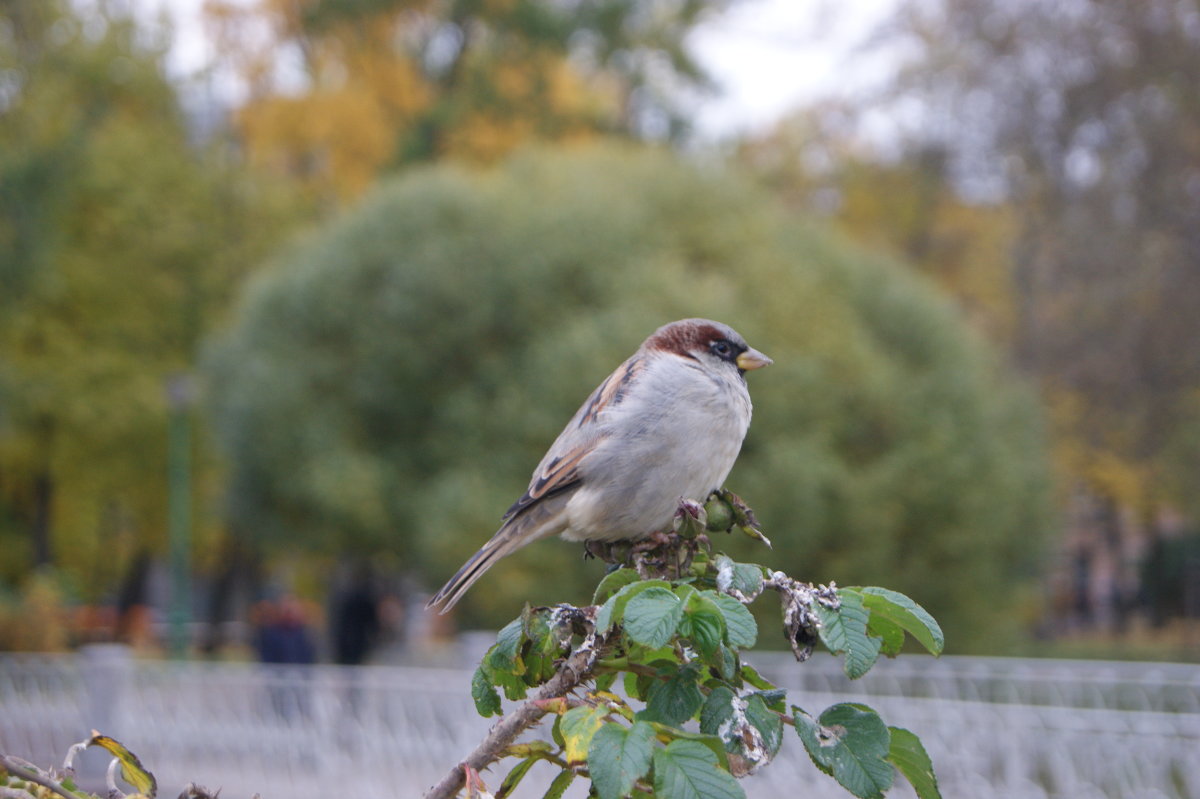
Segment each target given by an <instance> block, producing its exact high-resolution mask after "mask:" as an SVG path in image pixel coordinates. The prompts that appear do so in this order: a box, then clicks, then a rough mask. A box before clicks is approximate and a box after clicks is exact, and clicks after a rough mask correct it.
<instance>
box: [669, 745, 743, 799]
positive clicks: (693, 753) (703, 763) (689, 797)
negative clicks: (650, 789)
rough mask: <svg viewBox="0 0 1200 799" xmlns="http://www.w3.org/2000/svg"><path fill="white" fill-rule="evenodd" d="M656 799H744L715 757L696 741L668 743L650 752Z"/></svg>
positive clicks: (735, 782)
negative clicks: (662, 747) (652, 762)
mask: <svg viewBox="0 0 1200 799" xmlns="http://www.w3.org/2000/svg"><path fill="white" fill-rule="evenodd" d="M654 796H655V797H656V799H745V796H746V794H745V792H744V791H742V787H741V786H740V785H738V783H737V780H735V779H734V778H733V775H732V774H730V773H729V772H728V771H723V770H722V769H721V768H720V767H719V766H718V761H717V756H716V755H714V754H713V753H712V751H711V750H709V749H708V747H706V746H704V745H703V744H701V743H698V742H696V741H686V740H677V741H672V742H671V743H670V744H668V745H667V746H666V748H664V749H659V750H656V751H655V752H654Z"/></svg>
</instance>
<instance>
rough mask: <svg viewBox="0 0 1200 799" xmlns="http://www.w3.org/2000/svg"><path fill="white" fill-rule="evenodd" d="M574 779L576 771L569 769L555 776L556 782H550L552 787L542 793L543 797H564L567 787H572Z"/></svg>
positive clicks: (556, 798) (550, 798)
mask: <svg viewBox="0 0 1200 799" xmlns="http://www.w3.org/2000/svg"><path fill="white" fill-rule="evenodd" d="M574 781H575V772H574V771H571V770H570V769H567V770H566V771H564V772H562V773H561V774H559V775H558V776H557V777H555V778H554V782H552V783H550V787H549V788H548V789H547V790H546V793H545V794H543V795H542V799H562V795H563V794H564V793H566V792H567V788H569V787H571V783H572V782H574Z"/></svg>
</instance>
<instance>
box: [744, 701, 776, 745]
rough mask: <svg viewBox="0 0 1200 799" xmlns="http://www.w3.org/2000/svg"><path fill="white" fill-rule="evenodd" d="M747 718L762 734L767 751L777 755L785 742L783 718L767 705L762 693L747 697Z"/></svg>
mask: <svg viewBox="0 0 1200 799" xmlns="http://www.w3.org/2000/svg"><path fill="white" fill-rule="evenodd" d="M746 720H747V721H749V722H750V723H751V724H752V725H754V729H756V730H758V732H759V734H760V735H762V739H763V743H764V744H766V747H767V752H769V753H770V755H771V757H775V755H776V753H778V752H779V747H780V746H781V745H782V744H783V719H782V718H780V717H779V714H778V713H776V712H774V711H773V710H771V709H770V708H768V707H767V703H766V702H765V701H764V700H763V698H762V696H761V695H759V694H750V695H749V696H748V697H746Z"/></svg>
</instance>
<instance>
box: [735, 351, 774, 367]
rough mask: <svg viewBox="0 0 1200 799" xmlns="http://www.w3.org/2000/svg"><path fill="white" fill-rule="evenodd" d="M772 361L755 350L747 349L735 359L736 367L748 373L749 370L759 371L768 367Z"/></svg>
mask: <svg viewBox="0 0 1200 799" xmlns="http://www.w3.org/2000/svg"><path fill="white" fill-rule="evenodd" d="M772 363H774V361H772V360H771V359H770V358H768V357H767V356H765V355H763V354H762V353H761V352H759V351H758V350H756V349H748V350H746V351H745V352H743V353H742V354H741V355H739V356H738V357H737V366H738V368H739V369H744V370H746V371H747V372H749V371H750V370H751V369H761V368H763V367H764V366H770V365H771V364H772Z"/></svg>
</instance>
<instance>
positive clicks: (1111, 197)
mask: <svg viewBox="0 0 1200 799" xmlns="http://www.w3.org/2000/svg"><path fill="white" fill-rule="evenodd" d="M902 9H903V12H902V14H901V16H900V18H899V19H898V21H897V25H896V27H895V29H894V32H895V33H896V34H897V36H899V37H903V39H904V41H905V42H906V43H908V45H910V48H909V49H908V51H907V52H911V53H915V54H916V56H915V58H914V60H912V62H911V63H910V64H909V65H908V67H907V69H906V70H905V72H904V77H903V78H902V80H901V81H900V84H899V86H898V87H897V94H898V98H897V97H893V98H892V99H893V100H895V101H896V102H898V103H904V104H906V105H905V107H906V108H908V109H909V111H910V114H909V117H910V118H911V117H912V116H913V114H912V113H911V112H912V111H914V109H915V110H919V111H921V112H923V114H922V115H921V119H920V120H919V121H918V123H917V124H915V125H913V126H911V127H912V129H913V130H916V131H919V132H918V133H917V134H916V136H915V139H916V141H917V144H918V145H919V146H922V147H935V148H937V149H939V150H940V151H942V152H944V153H945V154H946V156H947V174H948V175H949V177H950V179H951V180H952V181H953V183H954V185H955V186H956V187H957V188H958V189H959V190H960V191H963V192H965V193H967V194H975V195H979V194H990V195H992V196H1001V197H1003V198H1005V199H1006V200H1007V201H1008V203H1009V204H1010V207H1011V209H1012V210H1013V212H1014V214H1015V223H1016V226H1017V235H1016V239H1015V246H1014V248H1013V256H1014V259H1015V268H1014V272H1013V286H1014V288H1015V308H1016V312H1017V321H1016V325H1015V328H1014V332H1015V344H1016V351H1017V353H1018V355H1019V358H1020V361H1021V362H1022V363H1023V364H1024V365H1026V366H1027V367H1028V368H1029V369H1031V370H1032V371H1033V372H1034V373H1035V374H1036V375H1038V376H1039V377H1040V378H1041V380H1042V382H1043V384H1044V387H1045V392H1046V395H1047V397H1048V400H1049V404H1050V407H1051V413H1052V418H1053V420H1054V425H1055V428H1056V429H1057V430H1058V431H1059V433H1060V435H1059V436H1058V440H1059V442H1060V446H1059V448H1058V449H1059V457H1060V459H1061V460H1062V461H1063V462H1064V463H1065V464H1066V466H1067V468H1068V469H1069V470H1070V471H1071V472H1072V473H1073V474H1075V475H1077V476H1079V477H1080V478H1082V479H1084V480H1085V481H1086V482H1087V483H1088V484H1089V485H1090V487H1091V489H1092V490H1093V491H1096V492H1098V493H1100V494H1102V495H1104V496H1106V497H1108V498H1111V499H1112V500H1114V501H1116V502H1118V503H1120V504H1122V505H1125V506H1132V507H1137V508H1140V509H1142V510H1143V511H1145V512H1147V513H1150V512H1152V510H1153V508H1154V506H1155V505H1157V504H1158V503H1160V502H1163V501H1164V500H1167V501H1170V502H1172V503H1179V504H1185V505H1189V506H1191V507H1192V509H1193V511H1196V510H1200V509H1198V508H1197V507H1196V503H1195V497H1196V496H1197V494H1196V492H1195V486H1194V478H1193V479H1189V480H1185V481H1182V482H1184V483H1185V490H1183V491H1182V492H1181V491H1178V490H1176V491H1174V492H1172V491H1170V488H1172V487H1174V488H1176V489H1178V487H1179V485H1178V484H1179V483H1180V481H1178V480H1173V479H1164V470H1165V471H1171V470H1172V469H1176V470H1178V469H1180V468H1182V467H1181V466H1180V465H1179V463H1178V462H1176V460H1175V457H1176V456H1177V455H1180V456H1185V457H1184V459H1183V460H1184V462H1186V461H1187V460H1192V461H1194V460H1195V455H1194V454H1193V455H1187V453H1185V452H1181V449H1182V448H1181V447H1180V446H1179V444H1178V439H1179V434H1180V431H1181V430H1182V429H1184V428H1186V427H1188V426H1189V425H1194V424H1195V419H1196V417H1195V413H1196V412H1197V406H1196V402H1195V397H1196V396H1197V392H1198V391H1200V359H1197V358H1196V357H1195V356H1194V353H1193V351H1194V347H1195V342H1196V341H1197V340H1198V339H1200V316H1198V315H1197V314H1196V313H1195V308H1196V306H1197V304H1200V269H1197V264H1200V93H1198V92H1197V91H1196V86H1195V83H1196V81H1195V76H1196V75H1197V74H1200V5H1198V4H1197V3H1196V2H1194V1H1192V0H1189V1H1188V2H1175V1H1174V0H1110V1H1109V2H1094V0H1070V1H1069V2H1048V1H1047V0H1024V1H1023V2H1019V3H996V2H992V0H939V1H938V2H911V3H905V4H904V5H903V6H902ZM914 100H916V102H915V103H914V102H913V101H914ZM1173 464H1174V465H1173Z"/></svg>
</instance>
